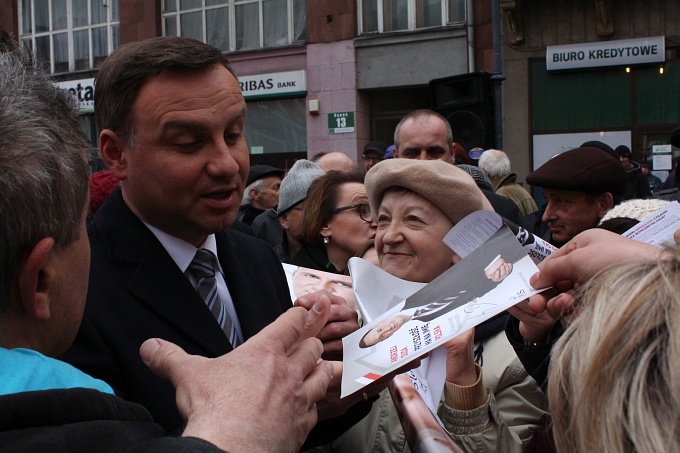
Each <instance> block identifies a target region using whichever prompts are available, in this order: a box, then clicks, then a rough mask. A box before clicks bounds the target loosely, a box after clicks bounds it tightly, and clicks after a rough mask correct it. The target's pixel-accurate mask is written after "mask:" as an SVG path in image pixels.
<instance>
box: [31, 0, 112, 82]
mask: <svg viewBox="0 0 680 453" xmlns="http://www.w3.org/2000/svg"><path fill="white" fill-rule="evenodd" d="M19 17H20V18H21V19H20V21H19V24H20V31H19V33H20V35H21V41H22V42H23V44H24V45H25V46H26V47H27V48H28V49H30V50H32V51H35V54H36V57H37V58H38V60H39V61H40V62H42V64H43V65H44V67H45V69H46V70H47V71H48V72H50V73H64V72H73V71H78V70H88V69H94V68H96V67H98V66H99V64H100V63H101V62H102V61H103V60H104V58H106V57H107V56H108V55H109V54H110V53H111V52H112V51H113V50H114V49H115V48H116V47H118V45H119V44H120V38H119V28H120V27H119V18H118V0H21V1H20V2H19Z"/></svg>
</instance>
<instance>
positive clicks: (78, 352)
mask: <svg viewBox="0 0 680 453" xmlns="http://www.w3.org/2000/svg"><path fill="white" fill-rule="evenodd" d="M88 235H89V238H90V246H91V254H92V261H91V265H90V281H89V288H88V294H87V303H86V305H85V313H84V315H83V321H82V323H81V326H80V330H79V332H78V335H77V336H76V340H75V342H74V344H73V346H72V347H71V349H70V350H69V351H67V352H66V354H65V355H64V356H63V357H62V359H63V360H65V361H66V362H69V363H71V364H73V365H74V366H76V367H77V368H79V369H81V370H82V371H84V372H86V373H88V374H90V375H92V376H95V377H97V378H100V379H102V380H104V381H106V382H107V383H109V384H110V385H111V386H112V387H113V389H114V390H115V391H116V394H118V395H120V396H122V397H123V398H125V399H127V400H130V401H134V402H137V403H140V404H142V405H143V406H144V407H146V408H147V409H148V410H149V412H151V414H152V416H153V417H154V420H156V421H157V422H158V423H159V424H161V426H163V428H164V429H165V430H166V432H168V433H176V432H177V431H178V430H179V429H181V428H182V427H183V425H184V422H183V420H182V418H181V416H180V415H179V412H178V410H177V407H176V406H175V391H174V389H173V387H172V385H171V384H170V383H168V382H166V381H164V380H162V379H161V378H159V377H157V376H156V375H154V374H153V373H152V372H151V371H150V370H149V369H148V368H147V367H146V365H145V364H144V362H142V360H141V358H140V356H139V347H140V345H141V344H142V343H143V342H144V341H145V340H147V339H148V338H152V337H157V338H162V339H164V340H168V341H171V342H173V343H175V344H177V345H179V346H180V347H182V348H183V349H184V350H185V351H186V352H187V353H189V354H196V355H201V356H204V357H217V356H220V355H223V354H226V353H227V352H229V351H231V350H232V348H231V345H230V344H229V340H228V338H227V336H226V335H224V332H223V331H222V329H221V328H220V327H219V324H218V323H217V322H215V318H214V317H213V315H212V313H211V312H210V310H209V309H208V307H207V306H206V305H205V304H204V303H203V301H202V300H201V298H200V297H199V295H198V293H197V292H196V290H195V289H194V287H193V286H192V285H191V283H190V282H189V280H188V279H187V278H186V277H185V276H184V274H183V273H182V272H181V270H180V269H179V267H177V265H176V264H175V262H174V261H173V260H172V258H171V257H170V255H169V254H168V253H167V251H166V250H165V248H164V247H163V246H162V245H161V243H160V242H159V241H158V240H157V239H156V237H155V236H154V235H153V233H152V232H151V231H150V230H149V229H148V228H147V227H146V225H144V224H143V223H142V221H141V220H139V218H138V217H137V216H136V215H135V214H134V213H133V212H132V211H131V210H130V209H129V208H128V206H127V205H126V204H125V202H124V201H123V197H122V194H121V191H120V189H117V190H116V191H114V192H113V193H112V194H111V195H110V196H109V198H108V199H107V200H106V201H105V202H104V204H103V205H102V207H101V208H100V209H99V211H98V212H97V215H96V216H95V218H94V221H93V223H91V224H90V225H89V228H88ZM215 238H216V241H217V257H218V259H219V260H220V264H221V265H222V268H223V269H224V278H225V281H226V283H227V286H228V288H229V293H230V295H231V297H232V299H233V301H234V307H235V309H236V313H237V315H238V319H239V323H240V325H241V330H242V332H243V337H244V340H248V338H250V337H252V336H253V335H255V334H257V333H258V332H259V331H260V330H261V329H262V328H264V327H265V326H266V325H268V324H270V323H271V322H273V321H274V320H275V319H276V318H277V317H278V316H279V315H281V314H282V313H283V312H284V311H286V310H287V309H288V308H290V307H291V306H292V301H291V299H290V291H289V289H288V283H287V281H286V276H285V273H284V271H283V267H282V266H281V262H280V261H279V259H278V257H277V256H276V254H275V253H274V251H273V249H272V248H271V247H269V246H268V245H267V244H266V243H264V242H263V241H261V240H260V239H257V238H253V237H250V236H247V235H244V234H241V233H239V232H237V231H233V230H231V229H227V230H226V231H223V232H219V233H216V234H215ZM355 407H356V406H355ZM361 409H362V411H357V412H353V413H351V414H350V415H349V416H345V417H341V418H335V419H331V420H328V421H327V422H324V424H322V423H320V424H318V425H317V428H315V430H314V431H313V432H312V433H313V434H311V435H310V436H311V439H310V443H311V444H314V443H317V442H319V440H320V439H333V438H334V437H335V436H337V435H338V434H339V433H341V432H342V431H338V429H347V427H348V426H351V425H352V424H353V423H355V422H356V421H357V420H359V419H360V418H361V417H362V416H364V415H365V414H366V413H367V412H368V410H370V404H367V405H364V406H362V407H361ZM235 416H238V415H237V414H235ZM352 417H356V418H352ZM339 419H342V420H341V421H342V422H344V424H343V423H341V422H339V421H338V420H339ZM320 425H323V426H320Z"/></svg>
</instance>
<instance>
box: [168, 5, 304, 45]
mask: <svg viewBox="0 0 680 453" xmlns="http://www.w3.org/2000/svg"><path fill="white" fill-rule="evenodd" d="M162 8H163V34H164V35H165V36H187V37H190V38H195V39H198V40H199V41H203V42H205V43H207V44H210V45H212V46H215V47H217V48H219V49H221V50H223V51H235V50H249V49H260V48H264V47H277V46H284V45H287V44H291V43H294V42H299V41H304V40H305V38H306V35H305V32H306V29H305V21H306V4H305V0H163V5H162Z"/></svg>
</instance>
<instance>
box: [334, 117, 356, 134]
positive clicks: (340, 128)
mask: <svg viewBox="0 0 680 453" xmlns="http://www.w3.org/2000/svg"><path fill="white" fill-rule="evenodd" d="M347 132H354V112H336V113H329V114H328V133H329V134H345V133H347Z"/></svg>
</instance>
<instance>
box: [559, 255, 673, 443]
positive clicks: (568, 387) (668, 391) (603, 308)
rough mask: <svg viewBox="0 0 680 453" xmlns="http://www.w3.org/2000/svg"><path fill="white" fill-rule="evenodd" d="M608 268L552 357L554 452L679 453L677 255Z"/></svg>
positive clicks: (585, 290)
mask: <svg viewBox="0 0 680 453" xmlns="http://www.w3.org/2000/svg"><path fill="white" fill-rule="evenodd" d="M669 255H670V258H668V259H659V260H653V261H640V262H635V263H630V264H624V265H620V266H618V267H615V268H610V269H608V270H606V271H604V272H603V273H601V274H600V275H599V276H598V277H597V278H595V279H594V280H591V282H590V283H589V284H587V285H585V286H584V287H582V290H581V292H580V293H579V294H578V297H577V301H578V303H579V308H580V309H581V310H582V311H581V312H580V313H579V315H578V317H577V319H576V320H575V321H574V323H573V324H571V325H570V326H569V327H568V328H567V330H566V332H565V333H564V335H563V336H562V337H561V338H560V340H559V341H558V342H557V343H556V345H555V347H554V348H553V352H552V360H551V365H550V377H549V381H548V400H549V402H550V406H551V407H552V408H554V409H555V410H553V411H551V412H552V417H553V433H554V435H555V444H556V446H557V451H559V452H563V451H564V452H573V451H599V452H605V453H608V452H617V453H618V452H649V453H651V452H657V451H679V450H680V437H679V436H678V417H680V372H679V370H680V292H679V291H678V289H679V288H680V251H679V249H678V248H677V246H676V248H675V249H674V250H672V251H671V252H670V253H669Z"/></svg>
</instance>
